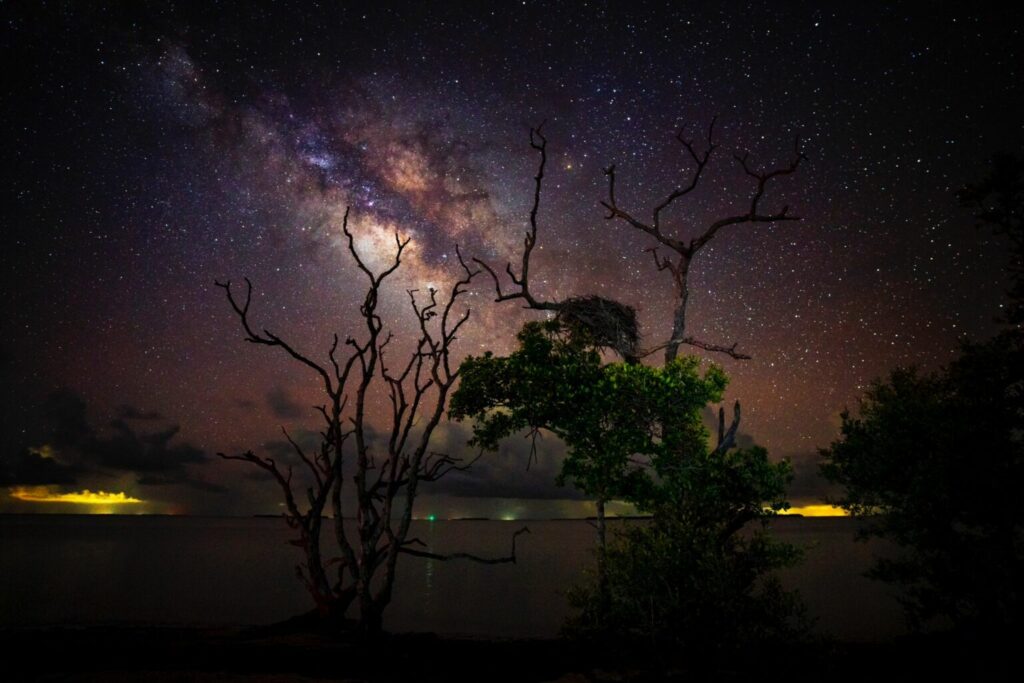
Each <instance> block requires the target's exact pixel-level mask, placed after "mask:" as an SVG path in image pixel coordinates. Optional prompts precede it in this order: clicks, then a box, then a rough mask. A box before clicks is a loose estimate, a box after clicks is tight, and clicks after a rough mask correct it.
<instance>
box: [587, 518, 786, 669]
mask: <svg viewBox="0 0 1024 683" xmlns="http://www.w3.org/2000/svg"><path fill="white" fill-rule="evenodd" d="M797 559H799V552H798V551H797V549H796V548H795V547H794V546H792V545H789V544H784V543H779V542H778V541H775V540H773V539H772V538H771V537H770V536H769V535H767V534H765V533H760V532H758V533H754V534H752V535H728V536H726V537H724V538H723V537H722V536H721V534H720V533H719V531H718V530H716V529H713V528H705V527H702V526H700V525H695V524H692V523H690V522H689V521H687V520H682V519H677V518H674V517H672V516H670V515H656V516H655V518H654V519H653V520H652V521H651V522H649V523H633V524H632V525H631V526H629V527H627V528H625V529H623V530H622V531H621V532H620V533H618V534H617V535H616V537H615V539H614V540H613V541H612V542H611V543H610V544H609V546H608V549H607V552H606V553H605V558H604V567H605V572H606V575H607V579H606V595H605V596H604V597H602V591H601V586H600V583H599V581H598V580H597V578H596V576H591V577H590V581H589V582H587V583H584V584H582V585H578V586H576V587H574V588H573V589H572V590H571V591H570V593H569V601H570V604H571V605H572V606H573V607H575V608H576V609H577V610H578V612H577V615H576V616H575V617H574V618H572V619H571V620H570V621H569V623H568V624H567V632H568V633H570V634H572V635H582V636H586V637H596V638H600V639H605V640H607V639H609V638H614V640H615V641H616V642H618V643H619V644H620V645H626V646H629V645H633V646H636V645H639V646H645V645H653V646H655V647H658V648H659V649H660V648H661V647H662V646H666V645H667V646H670V647H672V648H674V647H675V646H679V645H682V646H685V647H687V649H688V650H689V652H690V657H691V658H692V657H693V655H694V654H699V653H701V652H702V651H703V652H704V653H705V654H709V653H711V652H720V651H722V650H730V649H734V648H736V647H739V646H743V645H749V644H751V643H760V644H766V643H770V642H773V641H781V640H785V639H791V638H793V637H796V636H798V635H799V634H801V633H802V632H803V631H804V629H805V628H806V619H805V618H804V616H803V608H802V605H801V603H800V602H799V600H798V598H797V596H796V594H795V593H794V592H791V591H786V590H784V589H783V588H782V586H781V585H780V583H779V581H778V579H777V578H776V577H775V576H774V575H773V573H772V572H773V571H774V570H776V569H778V568H780V567H785V566H788V565H790V564H793V563H794V562H796V561H797Z"/></svg>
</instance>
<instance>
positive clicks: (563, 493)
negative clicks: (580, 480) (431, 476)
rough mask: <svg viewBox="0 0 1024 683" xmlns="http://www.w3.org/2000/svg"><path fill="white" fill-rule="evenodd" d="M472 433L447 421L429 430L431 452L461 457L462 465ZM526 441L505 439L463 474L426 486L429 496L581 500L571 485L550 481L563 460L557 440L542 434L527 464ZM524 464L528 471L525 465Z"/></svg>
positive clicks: (470, 454)
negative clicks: (534, 454) (431, 435)
mask: <svg viewBox="0 0 1024 683" xmlns="http://www.w3.org/2000/svg"><path fill="white" fill-rule="evenodd" d="M471 436H472V430H471V428H470V427H469V426H468V425H464V424H460V423H448V424H442V425H440V426H439V427H438V428H437V430H436V431H435V432H434V440H433V441H432V450H436V451H440V452H444V453H448V454H450V455H452V456H454V457H461V458H463V460H464V461H466V462H468V461H469V460H472V459H473V458H474V457H476V455H477V452H476V451H475V450H473V449H472V448H470V447H469V446H468V445H467V442H468V441H469V439H470V437H471ZM530 448H531V440H530V439H529V438H527V437H526V435H515V436H511V437H509V438H507V439H505V440H504V441H502V442H501V446H500V448H499V449H498V451H497V452H495V453H484V454H483V456H481V457H480V459H479V460H477V461H476V462H475V463H473V465H472V466H471V467H470V468H469V469H467V470H466V471H464V472H458V471H456V472H452V473H451V474H449V475H448V476H446V477H445V478H443V479H441V480H440V481H438V482H436V483H433V484H431V485H429V489H428V490H429V492H430V493H431V494H447V495H450V496H455V497H464V498H527V499H535V500H554V499H582V498H584V496H583V495H582V494H581V493H580V492H579V491H577V490H576V489H575V488H574V487H572V486H564V487H559V486H557V485H555V477H557V476H558V472H559V470H560V469H561V467H562V460H563V459H564V458H565V446H564V444H563V443H562V442H561V441H559V440H558V439H557V438H555V437H554V436H551V435H545V436H542V437H540V438H539V439H538V441H537V454H536V457H535V458H534V459H533V460H532V461H531V456H530ZM528 465H529V467H527V466H528Z"/></svg>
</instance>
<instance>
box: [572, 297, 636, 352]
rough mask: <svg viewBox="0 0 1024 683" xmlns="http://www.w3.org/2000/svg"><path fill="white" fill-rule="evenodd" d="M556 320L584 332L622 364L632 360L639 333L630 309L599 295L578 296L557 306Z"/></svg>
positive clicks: (634, 315)
mask: <svg viewBox="0 0 1024 683" xmlns="http://www.w3.org/2000/svg"><path fill="white" fill-rule="evenodd" d="M558 320H559V321H560V322H562V323H564V324H566V325H569V326H571V327H575V328H576V329H578V330H582V331H584V332H585V333H586V334H588V335H589V336H590V338H591V339H592V340H593V342H594V343H595V344H596V345H597V346H601V347H604V348H610V349H614V350H615V351H616V352H617V353H618V354H619V355H620V356H622V358H623V359H624V360H625V361H627V362H634V361H636V359H637V348H638V344H639V341H640V330H639V327H638V326H637V322H636V311H634V310H633V309H632V307H630V306H626V305H625V304H620V303H619V302H618V301H612V300H611V299H605V298H603V297H600V296H579V297H574V298H572V299H566V300H565V301H562V302H561V303H560V304H559V306H558Z"/></svg>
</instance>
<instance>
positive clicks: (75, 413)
mask: <svg viewBox="0 0 1024 683" xmlns="http://www.w3.org/2000/svg"><path fill="white" fill-rule="evenodd" d="M43 416H44V418H45V419H46V421H47V422H48V423H49V425H50V426H51V428H52V429H51V432H50V436H49V442H50V443H51V444H52V445H53V447H54V448H56V449H58V450H62V449H64V448H65V447H68V446H70V447H75V446H78V445H80V444H82V443H85V442H86V441H88V440H90V439H91V438H93V437H94V436H95V432H94V431H93V428H92V426H91V425H90V424H89V420H88V417H87V416H86V405H85V399H83V398H82V397H81V395H79V394H77V393H75V392H74V391H72V390H70V389H58V390H57V391H54V392H52V393H51V394H50V395H49V396H47V397H46V400H45V401H44V402H43Z"/></svg>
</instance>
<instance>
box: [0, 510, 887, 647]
mask: <svg viewBox="0 0 1024 683" xmlns="http://www.w3.org/2000/svg"><path fill="white" fill-rule="evenodd" d="M524 525H525V526H529V528H530V532H531V533H530V534H528V535H526V534H524V535H522V536H520V537H519V544H518V546H519V547H518V560H519V561H518V563H517V564H514V565H513V564H503V565H480V564H476V563H471V562H465V561H453V562H440V561H437V560H426V559H421V558H415V557H403V558H401V560H400V561H399V570H398V571H399V573H398V578H397V581H396V591H395V597H394V602H393V603H392V605H391V606H390V607H389V608H388V610H387V611H386V612H385V617H384V618H385V628H387V629H389V630H392V631H414V630H415V631H434V632H438V633H446V634H477V635H487V636H515V637H519V636H535V637H546V636H553V635H556V634H557V633H558V630H559V628H560V626H561V624H562V622H563V620H564V618H565V617H566V615H567V614H568V606H567V605H566V602H565V598H564V591H565V589H566V588H567V587H568V586H570V585H572V583H573V582H575V581H577V580H578V578H579V576H580V573H581V572H582V571H583V570H584V569H585V568H587V567H590V566H591V565H592V562H593V555H592V548H593V545H594V541H595V535H594V531H593V529H592V528H591V527H590V526H589V525H588V524H587V523H586V522H584V521H578V520H564V521H507V522H506V521H476V520H473V521H470V520H466V521H436V522H427V521H422V522H416V523H414V526H413V530H412V535H414V536H417V537H419V538H421V539H422V540H423V541H424V542H426V543H427V544H428V545H430V546H431V548H432V549H433V550H435V551H437V552H454V551H458V550H461V551H465V552H471V553H475V554H480V555H486V554H491V555H507V554H508V551H509V539H510V537H511V535H512V533H513V532H514V531H515V530H516V529H519V528H520V527H522V526H524ZM856 528H857V523H856V522H855V521H854V520H851V519H845V518H780V519H777V520H775V521H774V522H773V523H772V530H773V533H776V534H777V535H778V536H779V537H780V538H782V539H784V540H787V541H790V542H793V543H796V544H798V545H800V546H801V547H803V548H805V551H806V555H805V559H804V561H803V563H802V564H801V565H799V566H797V567H795V568H793V569H790V570H787V571H786V572H784V573H783V575H782V576H783V580H784V582H785V583H786V584H787V585H788V586H790V587H795V588H798V589H799V590H800V592H801V594H802V596H803V598H804V601H805V603H806V604H807V606H808V609H809V612H810V614H811V616H813V617H815V618H816V619H817V622H816V624H817V629H818V631H819V632H822V633H826V634H830V635H832V636H834V637H837V638H842V639H846V640H881V639H887V638H891V637H893V636H895V635H898V634H900V633H903V632H904V622H903V617H902V612H901V609H900V606H899V604H898V602H897V601H896V598H895V594H894V592H893V591H892V589H890V588H889V587H887V586H886V585H884V584H880V583H877V582H874V581H870V580H868V579H866V578H864V577H863V576H862V573H863V572H864V570H865V569H866V568H867V567H868V566H869V565H870V563H871V559H872V556H873V555H874V554H875V553H877V552H879V551H880V550H884V546H881V545H879V544H878V543H868V544H865V543H860V542H855V541H854V533H855V530H856ZM293 537H294V532H292V531H291V530H289V529H288V528H287V526H286V525H285V523H284V522H283V521H282V520H280V519H273V518H251V519H248V518H203V517H144V516H139V517H135V516H98V515H97V516H58V515H31V516H28V515H26V516H13V515H12V516H0V626H3V627H11V626H16V627H25V626H48V625H82V626H85V625H91V624H110V623H122V624H123V623H139V624H149V625H152V624H158V625H244V624H261V623H271V622H275V621H280V620H282V619H285V618H287V617H289V616H293V615H295V614H298V613H300V612H303V611H306V610H307V609H309V608H310V607H311V604H310V600H309V598H308V596H307V594H306V593H305V590H304V589H303V587H302V585H301V584H300V583H299V581H298V579H297V578H296V577H295V565H296V563H297V562H299V561H300V559H301V557H300V556H301V553H300V551H299V549H297V548H295V547H293V546H290V545H288V543H287V541H288V540H289V539H290V538H293ZM327 540H328V539H327V538H326V537H325V541H327Z"/></svg>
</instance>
